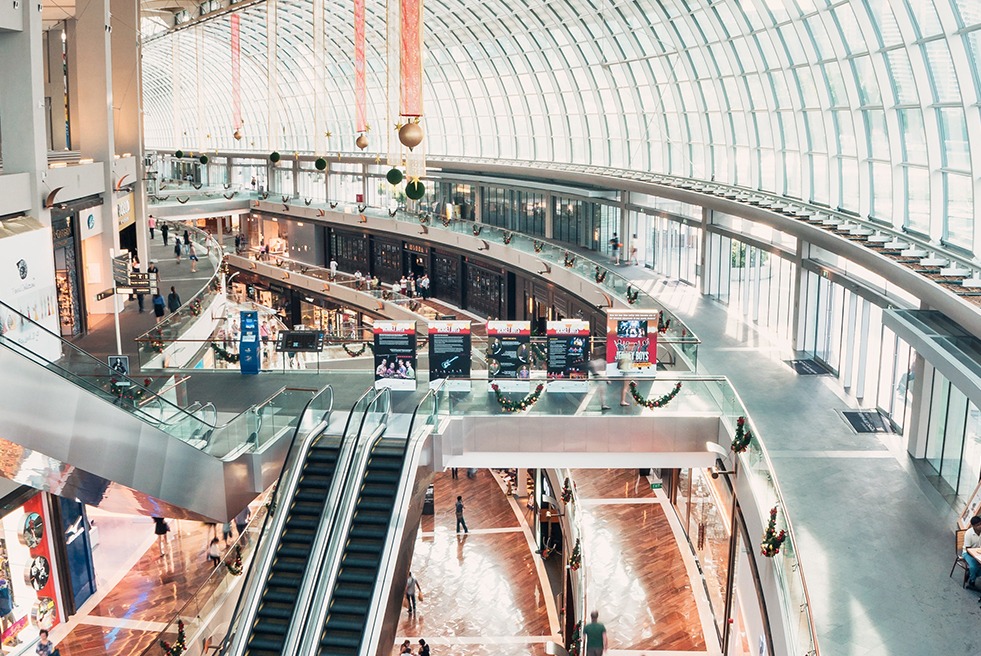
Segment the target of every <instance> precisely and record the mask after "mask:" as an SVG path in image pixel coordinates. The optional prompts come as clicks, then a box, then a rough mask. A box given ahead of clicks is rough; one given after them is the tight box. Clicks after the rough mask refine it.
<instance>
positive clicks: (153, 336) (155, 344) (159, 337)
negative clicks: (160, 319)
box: [150, 330, 164, 353]
mask: <svg viewBox="0 0 981 656" xmlns="http://www.w3.org/2000/svg"><path fill="white" fill-rule="evenodd" d="M150 350H151V351H153V352H154V353H163V350H164V341H163V333H162V332H160V331H159V330H155V331H153V332H152V333H150Z"/></svg>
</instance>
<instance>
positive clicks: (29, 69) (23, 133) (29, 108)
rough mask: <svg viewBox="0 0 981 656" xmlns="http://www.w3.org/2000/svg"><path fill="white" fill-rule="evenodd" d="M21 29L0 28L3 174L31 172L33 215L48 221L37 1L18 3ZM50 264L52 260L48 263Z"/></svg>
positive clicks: (44, 123) (0, 115) (45, 145)
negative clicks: (11, 30) (45, 202)
mask: <svg viewBox="0 0 981 656" xmlns="http://www.w3.org/2000/svg"><path fill="white" fill-rule="evenodd" d="M15 11H20V12H21V14H22V17H23V30H21V31H15V32H3V31H0V62H2V65H0V89H2V91H0V121H3V142H2V144H0V147H2V156H3V172H4V173H5V174H9V173H28V174H30V186H31V192H30V193H31V215H32V216H34V217H37V219H38V220H40V221H41V223H43V224H44V225H51V214H50V212H48V210H46V209H44V208H43V207H42V201H43V199H44V198H45V197H47V195H48V193H50V191H51V190H50V189H48V188H47V185H46V184H45V180H46V178H47V173H48V154H47V150H48V149H47V142H48V140H47V134H46V133H47V120H46V116H45V114H46V110H45V103H44V70H43V63H44V59H43V57H44V54H43V53H44V49H43V39H42V30H41V5H40V4H38V3H34V2H21V3H20V7H19V8H18V9H15ZM52 266H54V265H53V263H52Z"/></svg>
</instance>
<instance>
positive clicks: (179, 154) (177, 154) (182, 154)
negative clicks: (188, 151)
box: [174, 150, 184, 159]
mask: <svg viewBox="0 0 981 656" xmlns="http://www.w3.org/2000/svg"><path fill="white" fill-rule="evenodd" d="M174 157H176V158H177V159H183V158H184V151H183V150H178V151H177V152H175V153H174Z"/></svg>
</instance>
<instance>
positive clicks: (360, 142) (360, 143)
mask: <svg viewBox="0 0 981 656" xmlns="http://www.w3.org/2000/svg"><path fill="white" fill-rule="evenodd" d="M354 145H356V146H357V147H358V148H360V149H361V150H364V149H365V148H367V147H368V137H366V136H364V134H359V135H358V138H357V139H356V140H355V141H354Z"/></svg>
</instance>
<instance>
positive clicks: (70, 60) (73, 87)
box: [65, 18, 81, 150]
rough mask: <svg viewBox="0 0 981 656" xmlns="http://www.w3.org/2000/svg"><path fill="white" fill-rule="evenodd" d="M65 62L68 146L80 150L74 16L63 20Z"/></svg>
mask: <svg viewBox="0 0 981 656" xmlns="http://www.w3.org/2000/svg"><path fill="white" fill-rule="evenodd" d="M65 62H66V63H67V65H68V82H67V86H68V137H69V142H68V148H69V150H80V149H81V143H80V138H79V127H78V126H79V121H80V119H79V116H78V92H79V88H80V85H79V83H78V22H77V21H76V20H75V19H74V18H68V19H66V20H65Z"/></svg>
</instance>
